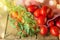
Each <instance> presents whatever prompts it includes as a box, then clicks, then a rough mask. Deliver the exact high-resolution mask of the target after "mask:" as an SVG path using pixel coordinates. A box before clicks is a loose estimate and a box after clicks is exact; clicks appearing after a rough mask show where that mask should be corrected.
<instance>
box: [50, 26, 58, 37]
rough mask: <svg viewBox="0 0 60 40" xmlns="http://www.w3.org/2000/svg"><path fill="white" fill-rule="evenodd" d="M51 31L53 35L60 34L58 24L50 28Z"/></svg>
mask: <svg viewBox="0 0 60 40" xmlns="http://www.w3.org/2000/svg"><path fill="white" fill-rule="evenodd" d="M50 33H51V35H53V36H59V30H58V28H57V27H56V26H53V27H51V28H50Z"/></svg>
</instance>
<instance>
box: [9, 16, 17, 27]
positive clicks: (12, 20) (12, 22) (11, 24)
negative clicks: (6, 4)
mask: <svg viewBox="0 0 60 40" xmlns="http://www.w3.org/2000/svg"><path fill="white" fill-rule="evenodd" d="M9 20H10V22H9V24H10V26H11V27H13V28H16V26H15V25H14V23H15V22H16V20H14V19H12V18H11V17H9Z"/></svg>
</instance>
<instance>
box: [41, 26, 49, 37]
mask: <svg viewBox="0 0 60 40" xmlns="http://www.w3.org/2000/svg"><path fill="white" fill-rule="evenodd" d="M47 33H48V28H47V27H46V26H44V25H42V26H40V34H41V35H43V36H44V35H46V34H47Z"/></svg>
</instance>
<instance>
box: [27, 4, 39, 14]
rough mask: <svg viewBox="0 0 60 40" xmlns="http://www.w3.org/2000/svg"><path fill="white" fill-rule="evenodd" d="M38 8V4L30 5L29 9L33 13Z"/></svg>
mask: <svg viewBox="0 0 60 40" xmlns="http://www.w3.org/2000/svg"><path fill="white" fill-rule="evenodd" d="M37 8H38V6H36V5H30V6H28V8H27V10H28V11H29V12H31V13H33V12H34V11H35V10H36V9H37Z"/></svg>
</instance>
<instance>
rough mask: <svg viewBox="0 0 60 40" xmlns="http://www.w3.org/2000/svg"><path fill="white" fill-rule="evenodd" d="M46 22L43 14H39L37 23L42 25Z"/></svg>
mask: <svg viewBox="0 0 60 40" xmlns="http://www.w3.org/2000/svg"><path fill="white" fill-rule="evenodd" d="M45 23H46V18H45V17H43V16H40V17H39V18H38V19H37V24H38V25H44V24H45Z"/></svg>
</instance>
